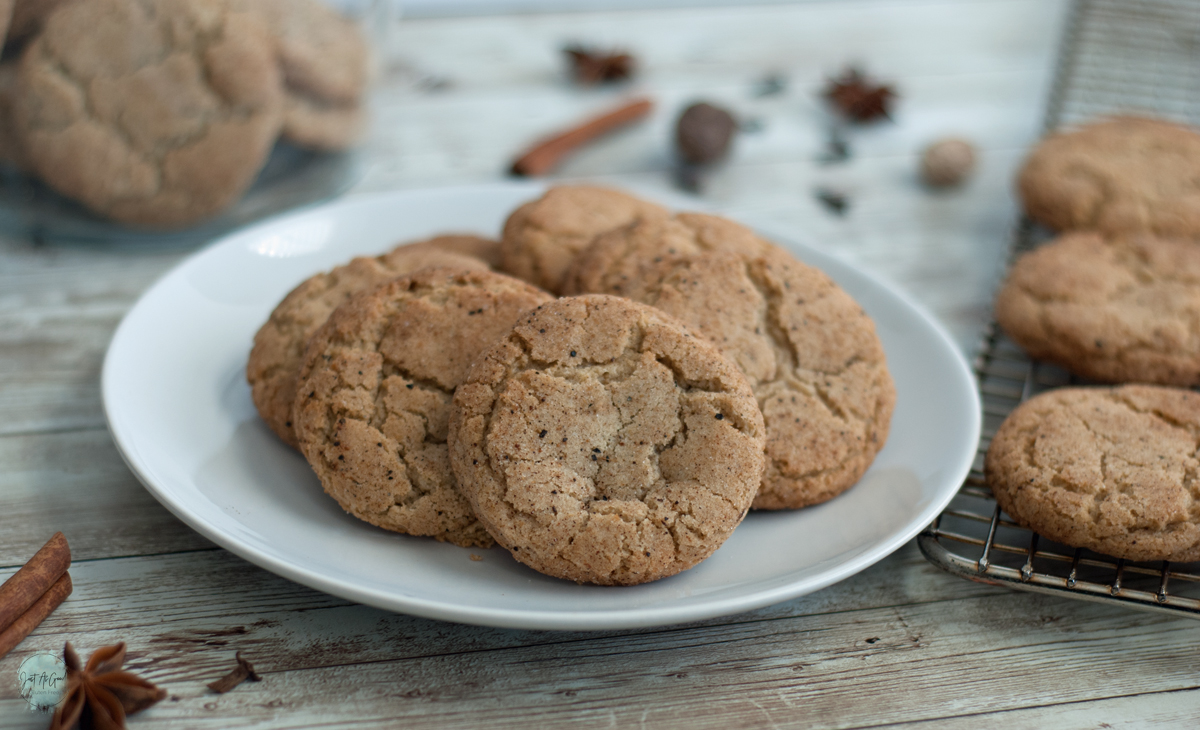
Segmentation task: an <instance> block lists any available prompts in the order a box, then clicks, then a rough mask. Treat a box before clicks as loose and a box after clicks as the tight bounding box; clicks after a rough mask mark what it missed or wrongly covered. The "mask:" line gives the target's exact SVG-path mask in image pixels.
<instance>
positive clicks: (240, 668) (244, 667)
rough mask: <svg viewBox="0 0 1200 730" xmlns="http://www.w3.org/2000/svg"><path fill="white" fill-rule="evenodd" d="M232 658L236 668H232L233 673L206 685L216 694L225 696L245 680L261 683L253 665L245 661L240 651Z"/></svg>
mask: <svg viewBox="0 0 1200 730" xmlns="http://www.w3.org/2000/svg"><path fill="white" fill-rule="evenodd" d="M233 656H234V659H236V660H237V666H236V667H234V669H233V671H232V672H230V673H229V674H226V675H225V676H224V677H221V678H220V679H218V680H217V681H215V682H209V683H208V688H209V689H211V690H212V691H213V692H216V693H217V694H225V693H226V692H228V691H229V690H231V689H233V688H234V687H236V686H238V685H239V684H241V683H242V682H245V681H246V680H247V679H248V680H250V681H251V682H261V681H262V677H260V676H258V673H257V672H255V671H254V665H253V664H251V663H250V662H249V661H247V660H246V658H245V657H243V656H242V653H241V652H240V651H239V652H237V653H236V654H234V655H233Z"/></svg>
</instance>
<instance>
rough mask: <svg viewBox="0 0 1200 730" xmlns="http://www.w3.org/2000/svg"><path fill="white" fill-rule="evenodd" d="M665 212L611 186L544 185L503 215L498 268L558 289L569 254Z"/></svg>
mask: <svg viewBox="0 0 1200 730" xmlns="http://www.w3.org/2000/svg"><path fill="white" fill-rule="evenodd" d="M667 215H668V213H667V211H666V209H665V208H663V207H661V206H658V205H655V204H654V203H649V202H647V201H645V200H641V199H639V198H635V197H633V196H632V195H629V194H627V193H622V192H619V191H617V190H608V189H606V188H597V187H589V186H584V185H573V186H567V185H564V186H560V187H555V188H550V189H549V190H547V191H546V194H545V195H543V196H542V197H540V198H538V199H537V200H534V201H531V202H529V203H526V204H524V205H522V206H521V207H519V208H517V209H516V210H515V211H513V213H512V215H510V216H509V217H508V221H506V222H505V224H504V236H503V239H502V240H501V242H500V255H501V264H500V270H501V271H504V272H507V273H509V274H512V275H513V276H515V277H517V278H519V279H524V280H525V281H528V282H531V283H533V284H536V285H537V286H540V287H542V288H543V289H546V290H547V291H552V292H555V293H558V292H559V291H560V285H561V284H562V278H563V275H564V274H565V273H566V271H567V268H568V267H569V266H570V265H571V262H572V261H573V260H574V259H575V256H576V255H577V254H578V253H579V252H580V251H581V250H583V248H584V247H585V246H587V245H588V244H589V243H591V242H592V239H593V238H595V237H596V236H597V235H599V234H601V233H604V232H605V231H611V230H613V229H614V228H619V227H621V226H627V225H629V224H630V223H635V222H637V221H639V220H642V219H644V218H665V217H666V216H667Z"/></svg>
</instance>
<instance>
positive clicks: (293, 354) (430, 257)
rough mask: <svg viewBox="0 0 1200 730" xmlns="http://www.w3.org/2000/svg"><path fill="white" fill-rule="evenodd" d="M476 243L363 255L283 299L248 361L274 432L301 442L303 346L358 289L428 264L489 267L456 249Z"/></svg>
mask: <svg viewBox="0 0 1200 730" xmlns="http://www.w3.org/2000/svg"><path fill="white" fill-rule="evenodd" d="M474 240H475V241H479V245H480V247H486V246H488V245H489V243H488V242H487V241H485V240H483V239H474ZM443 244H445V245H443ZM473 245H474V244H473V242H472V238H471V237H469V236H437V237H435V238H431V239H429V240H427V241H418V242H416V243H410V244H407V245H402V246H398V247H396V248H395V249H393V250H391V251H389V252H387V253H385V254H383V255H382V256H375V257H366V256H363V257H359V258H356V259H354V260H353V261H351V262H350V263H348V264H345V265H343V266H338V267H337V268H335V269H333V270H331V271H329V272H325V273H321V274H317V275H316V276H312V277H310V278H308V279H306V280H304V281H303V282H301V284H300V285H299V286H297V287H296V288H295V289H293V290H292V291H291V292H290V293H289V294H288V295H287V296H286V297H284V298H283V301H281V302H280V303H279V304H278V306H276V307H275V310H274V311H273V312H271V317H270V318H269V319H268V320H267V321H266V323H264V324H263V326H262V327H260V328H259V330H258V332H257V333H256V334H255V335H254V347H253V348H252V349H251V350H250V358H249V360H248V361H247V363H246V380H247V381H248V382H249V383H250V396H251V398H252V399H253V401H254V407H255V408H257V409H258V414H259V415H260V416H262V419H263V420H264V421H266V422H267V425H268V426H270V427H271V430H272V431H274V432H275V433H276V434H277V435H278V436H279V438H281V439H283V440H284V441H286V442H287V443H288V444H289V445H291V446H296V445H297V443H296V434H295V431H294V430H293V429H292V403H293V402H294V401H295V399H296V377H297V375H298V374H299V372H300V366H301V365H303V364H304V346H305V344H306V343H307V342H308V338H309V337H311V336H312V334H313V333H314V332H316V331H317V328H318V327H320V326H321V325H322V324H324V323H325V320H327V319H328V318H329V315H330V314H331V313H332V312H333V310H335V309H337V308H338V307H339V306H341V305H342V304H343V303H344V302H346V301H347V300H348V299H350V297H352V296H354V295H355V294H358V293H359V292H363V291H366V290H368V289H370V288H372V287H375V286H378V285H380V284H382V283H384V282H385V281H389V280H391V279H395V278H396V277H399V276H403V275H405V274H409V273H412V272H414V271H418V270H420V269H423V268H425V267H427V266H444V267H450V268H454V269H486V268H487V264H485V263H484V262H483V261H480V260H479V259H477V258H474V257H471V256H465V255H461V254H458V253H454V252H453V251H454V249H458V250H471V249H472V247H473ZM490 245H493V246H494V245H495V244H490Z"/></svg>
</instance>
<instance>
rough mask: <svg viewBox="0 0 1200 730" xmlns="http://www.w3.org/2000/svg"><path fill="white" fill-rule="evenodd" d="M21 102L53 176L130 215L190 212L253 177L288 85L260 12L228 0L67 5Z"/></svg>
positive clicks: (151, 220)
mask: <svg viewBox="0 0 1200 730" xmlns="http://www.w3.org/2000/svg"><path fill="white" fill-rule="evenodd" d="M17 75H18V93H19V95H20V98H21V100H22V103H21V104H19V105H18V106H17V109H16V114H15V115H14V117H15V119H14V121H15V124H16V126H17V128H18V133H19V136H20V138H21V139H22V141H23V142H24V144H25V145H26V148H27V149H26V152H27V154H28V159H29V163H30V165H31V166H32V167H33V168H34V170H35V171H36V172H37V173H38V174H39V175H40V176H41V177H42V178H43V179H44V180H45V181H46V182H47V183H48V184H50V185H51V187H53V188H55V189H56V190H58V191H59V192H61V193H63V194H64V195H67V196H69V197H72V198H75V199H76V200H79V201H80V202H82V203H83V204H84V205H86V206H87V207H89V208H91V209H92V210H93V211H95V212H97V213H99V214H101V215H104V216H106V217H109V218H113V219H115V220H118V221H122V222H125V223H130V224H135V225H142V226H150V227H173V226H182V225H186V224H189V223H193V222H195V221H198V220H201V219H203V218H206V217H209V216H212V215H214V214H216V213H218V212H219V211H221V210H222V209H224V208H225V207H226V206H227V205H229V203H231V202H232V201H233V200H234V199H236V198H237V197H238V196H240V195H241V193H242V192H243V191H244V190H245V189H246V188H247V187H249V185H250V183H251V182H252V181H253V180H254V177H255V175H256V174H257V173H258V170H259V168H260V167H261V166H262V163H263V162H264V161H265V160H266V157H267V154H268V153H269V152H270V150H271V146H272V145H273V144H274V142H275V138H276V136H277V135H278V133H279V129H280V124H281V121H282V114H283V90H282V82H281V80H280V73H279V69H278V64H277V63H276V61H275V59H274V57H273V55H272V53H271V50H270V43H269V41H268V39H267V38H266V36H265V31H264V30H263V28H262V26H261V25H260V24H259V23H258V22H256V21H255V20H254V19H253V18H251V17H249V16H248V15H245V14H243V13H236V12H232V11H230V10H229V8H228V7H227V6H226V4H225V3H224V2H221V0H158V1H157V2H154V1H152V0H88V2H78V3H69V4H66V5H63V6H61V7H59V8H58V9H57V10H56V11H55V12H54V13H53V14H51V15H50V16H49V18H48V19H47V20H46V24H45V27H44V28H43V29H42V32H41V33H40V34H39V35H38V36H37V37H36V38H35V39H34V40H33V41H32V42H31V43H30V44H29V46H28V47H27V48H26V49H25V52H24V54H23V55H22V57H21V63H20V67H19V69H18V73H17Z"/></svg>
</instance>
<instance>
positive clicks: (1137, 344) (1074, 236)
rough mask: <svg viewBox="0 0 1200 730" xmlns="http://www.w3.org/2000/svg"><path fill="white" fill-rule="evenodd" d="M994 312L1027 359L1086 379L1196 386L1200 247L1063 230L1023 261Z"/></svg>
mask: <svg viewBox="0 0 1200 730" xmlns="http://www.w3.org/2000/svg"><path fill="white" fill-rule="evenodd" d="M996 319H997V321H998V322H999V323H1000V326H1001V327H1003V328H1004V331H1005V332H1007V333H1008V335H1009V336H1010V337H1012V338H1013V340H1014V341H1016V342H1017V344H1019V345H1021V347H1023V348H1024V349H1025V350H1026V352H1028V353H1029V354H1030V356H1032V357H1034V358H1036V359H1039V360H1047V361H1049V362H1053V363H1056V364H1058V365H1061V366H1062V367H1064V368H1066V369H1067V370H1069V371H1071V372H1073V373H1075V374H1077V375H1081V376H1083V377H1085V378H1090V379H1092V380H1099V381H1103V382H1109V383H1125V382H1140V383H1158V384H1162V385H1181V386H1190V385H1197V384H1200V246H1197V245H1196V243H1195V242H1194V241H1187V240H1179V239H1173V240H1168V239H1162V238H1155V237H1153V236H1151V235H1148V234H1140V235H1131V236H1127V237H1123V238H1117V239H1113V240H1105V239H1103V238H1101V237H1100V236H1099V235H1098V234H1095V233H1068V234H1065V235H1063V236H1061V237H1059V238H1058V239H1056V240H1054V241H1052V242H1051V243H1049V244H1046V245H1044V246H1042V247H1040V248H1038V249H1036V250H1034V251H1030V252H1029V253H1026V254H1024V255H1023V256H1021V258H1019V259H1018V260H1017V262H1016V263H1015V264H1014V265H1013V268H1012V271H1011V272H1010V273H1009V275H1008V279H1007V280H1006V281H1005V283H1004V286H1003V287H1002V288H1001V290H1000V293H999V295H998V296H997V297H996Z"/></svg>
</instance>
